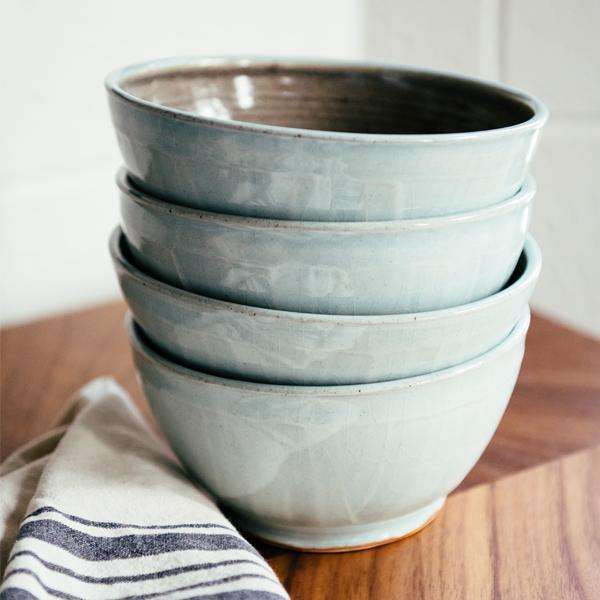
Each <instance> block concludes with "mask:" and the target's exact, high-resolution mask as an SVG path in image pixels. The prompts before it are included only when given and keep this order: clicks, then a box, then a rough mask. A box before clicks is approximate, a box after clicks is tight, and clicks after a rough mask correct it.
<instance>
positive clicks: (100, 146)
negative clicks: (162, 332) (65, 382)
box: [0, 0, 360, 323]
mask: <svg viewBox="0 0 600 600" xmlns="http://www.w3.org/2000/svg"><path fill="white" fill-rule="evenodd" d="M359 8H360V7H359V0H350V1H348V0H327V1H326V2H323V1H321V0H303V2H298V3H296V2H294V3H292V2H282V1H280V0H253V1H252V2H242V1H236V0H219V2H214V1H212V0H211V1H208V0H205V1H203V0H169V2H166V3H165V2H156V1H154V0H102V1H99V0H52V1H48V0H3V1H2V11H1V17H0V56H1V57H2V58H1V59H0V60H1V65H2V82H3V85H2V97H1V100H0V106H1V107H2V110H0V282H1V283H0V285H1V298H0V300H1V304H0V322H2V323H9V322H17V321H23V320H27V319H31V318H34V317H37V316H39V315H42V314H46V313H52V312H56V311H62V310H67V309H69V308H72V307H78V306H81V305H85V304H90V303H94V302H97V301H100V300H103V299H106V298H111V297H114V296H116V295H117V293H118V292H117V286H116V280H115V277H114V274H113V272H112V266H111V265H110V261H109V257H108V251H107V239H108V235H109V232H110V231H111V229H112V227H114V225H116V223H117V222H118V209H117V197H116V193H115V188H114V181H113V177H114V174H115V171H116V169H117V167H118V165H119V164H120V157H119V153H118V149H117V144H116V140H115V139H114V135H113V131H112V127H111V124H110V119H109V115H108V110H107V106H106V98H105V93H104V89H103V79H104V76H105V75H106V74H107V73H108V71H110V70H112V69H114V68H116V67H118V66H122V65H125V64H128V63H131V62H135V61H140V60H145V59H148V58H158V57H161V56H169V55H177V54H236V53H239V54H275V55H277V54H279V55H304V56H335V57H341V58H342V57H357V56H358V52H359V49H360V35H359Z"/></svg>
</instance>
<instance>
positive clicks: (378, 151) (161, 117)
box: [106, 57, 547, 221]
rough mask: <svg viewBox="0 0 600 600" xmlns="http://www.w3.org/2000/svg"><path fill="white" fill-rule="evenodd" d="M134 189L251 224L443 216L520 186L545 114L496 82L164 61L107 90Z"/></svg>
mask: <svg viewBox="0 0 600 600" xmlns="http://www.w3.org/2000/svg"><path fill="white" fill-rule="evenodd" d="M106 87H107V90H108V96H109V103H110V109H111V113H112V119H113V123H114V126H115V129H116V132H117V138H118V142H119V145H120V148H121V152H122V155H123V158H124V160H125V164H126V166H127V168H128V170H129V171H130V172H131V173H132V175H133V177H134V180H135V182H136V184H137V185H138V186H139V187H140V188H142V189H144V190H145V191H147V192H150V193H152V194H154V195H157V196H159V197H163V198H165V199H171V200H173V201H175V202H176V203H178V204H182V205H187V206H192V207H197V208H202V209H206V210H212V211H215V212H223V213H228V214H239V215H245V216H254V217H267V218H280V219H292V220H313V221H321V220H324V221H364V220H388V219H404V218H415V217H427V216H435V215H443V214H453V213H459V212H464V211H467V210H472V209H475V208H480V207H482V206H489V205H492V204H494V203H496V202H499V201H501V200H504V199H506V198H509V197H510V196H512V195H513V194H515V193H516V191H517V190H518V189H519V188H520V187H521V185H522V183H523V181H524V179H525V176H526V173H527V169H528V166H529V163H530V161H531V158H532V156H533V153H534V150H535V147H536V144H537V140H538V136H539V132H540V129H541V128H542V126H543V124H544V123H545V121H546V119H547V110H546V108H545V107H544V106H543V104H541V103H540V102H539V101H538V100H536V99H535V98H533V97H531V96H529V95H527V94H525V93H523V92H520V91H518V90H515V89H513V88H508V87H505V86H502V85H500V84H495V83H489V82H484V81H481V80H477V79H470V78H467V77H462V76H458V75H452V74H447V73H439V72H434V71H427V70H419V69H411V68H406V67H394V66H390V65H376V64H360V63H351V62H350V63H349V62H343V63H342V62H335V61H306V60H293V59H268V58H199V57H196V58H193V57H192V58H174V59H164V60H159V61H154V62H148V63H143V64H139V65H133V66H130V67H126V68H124V69H120V70H118V71H115V72H114V73H112V74H111V75H109V76H108V78H107V80H106Z"/></svg>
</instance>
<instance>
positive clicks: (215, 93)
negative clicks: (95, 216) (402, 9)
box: [121, 64, 534, 134]
mask: <svg viewBox="0 0 600 600" xmlns="http://www.w3.org/2000/svg"><path fill="white" fill-rule="evenodd" d="M121 87H122V88H123V89H124V90H125V91H126V92H129V93H130V94H132V95H134V96H136V97H138V98H141V99H143V100H147V101H150V102H153V103H156V104H160V105H162V106H165V107H170V108H176V109H179V110H184V111H187V112H190V113H193V114H196V115H199V116H203V117H212V118H218V119H233V120H236V121H246V122H251V123H261V124H266V125H279V126H283V127H296V128H302V129H313V130H322V131H336V132H348V133H376V134H398V133H403V134H436V133H461V132H470V131H483V130H486V129H498V128H501V127H508V126H511V125H517V124H519V123H523V122H525V121H527V120H529V119H530V118H531V117H532V116H533V114H534V111H533V109H532V107H531V106H529V105H528V104H527V103H526V102H525V101H524V100H521V99H519V98H518V97H517V96H516V95H512V94H510V93H509V92H505V91H503V90H501V89H497V88H494V87H492V86H488V85H486V84H484V83H478V82H472V81H466V80H461V79H458V78H453V77H450V76H444V75H437V74H428V73H417V72H411V71H408V70H407V71H403V70H400V69H367V68H358V67H356V68H339V69H336V68H335V67H331V68H325V67H318V66H310V67H308V66H290V65H269V64H267V65H264V64H257V65H251V66H244V67H238V66H231V67H223V66H210V67H185V68H169V69H161V70H157V71H154V72H151V73H144V74H140V75H137V76H133V77H129V78H127V79H126V80H124V81H121Z"/></svg>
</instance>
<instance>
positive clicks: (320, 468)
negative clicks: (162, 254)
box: [130, 312, 529, 548]
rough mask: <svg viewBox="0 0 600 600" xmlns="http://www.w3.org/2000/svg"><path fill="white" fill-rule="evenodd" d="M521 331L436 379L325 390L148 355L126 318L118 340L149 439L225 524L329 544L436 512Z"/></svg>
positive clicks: (370, 538) (488, 423) (290, 541)
mask: <svg viewBox="0 0 600 600" xmlns="http://www.w3.org/2000/svg"><path fill="white" fill-rule="evenodd" d="M528 326H529V313H528V312H527V313H526V314H525V315H524V316H523V317H522V318H521V319H520V321H519V323H518V324H517V326H516V327H515V329H514V330H513V332H512V333H511V334H510V336H509V337H508V338H507V339H506V340H505V341H504V342H502V343H501V344H500V345H499V346H497V347H496V348H494V349H493V350H491V351H490V352H488V353H486V354H484V355H483V356H481V357H479V358H476V359H474V360H472V361H469V362H466V363H463V364H462V365H459V366H456V367H452V368H450V369H446V370H444V371H438V372H436V373H433V374H430V375H423V376H420V377H413V378H408V379H401V380H396V381H392V382H388V383H377V384H367V385H359V386H329V387H305V386H276V385H266V384H255V383H247V382H243V381H236V380H232V379H223V378H219V377H214V376H211V375H206V374H203V373H201V372H199V371H192V370H189V369H186V368H184V367H181V366H178V365H177V364H175V363H173V362H170V361H168V360H166V359H165V358H163V357H161V356H159V355H158V354H157V353H156V352H155V351H153V350H151V349H150V348H149V347H148V345H147V343H146V342H144V341H143V340H142V338H141V337H140V332H139V330H135V329H134V328H133V326H132V324H131V323H130V333H131V340H132V345H133V350H134V359H135V363H136V366H137V369H138V371H139V375H140V379H141V383H142V386H143V388H144V391H145V394H146V397H147V399H148V400H149V402H150V405H151V407H152V410H153V412H154V415H155V416H156V418H157V420H158V422H159V424H160V426H161V428H162V430H163V432H164V433H165V435H166V436H167V438H168V440H169V441H170V443H171V446H172V447H173V449H174V451H175V452H176V453H177V455H178V456H179V458H180V459H181V461H182V462H183V464H185V465H186V467H187V468H188V469H189V470H190V471H191V472H192V473H193V474H194V475H195V476H196V477H198V479H199V480H200V481H201V482H202V483H203V484H204V485H205V486H206V487H207V488H208V489H209V490H210V491H211V492H212V493H213V494H214V495H215V496H216V497H217V499H218V500H219V501H220V502H221V503H222V504H223V505H224V506H225V507H226V508H227V509H228V510H230V511H231V512H232V513H233V515H234V516H236V517H237V520H238V523H239V524H240V525H241V526H242V527H243V528H245V529H249V530H250V531H252V532H254V533H256V534H258V535H260V536H262V537H265V538H267V539H271V540H274V541H275V542H278V543H282V544H287V545H291V546H300V547H304V548H319V547H320V548H331V547H340V546H358V545H366V544H370V543H376V542H378V541H383V540H385V539H388V538H391V537H397V536H398V535H402V533H401V530H402V529H403V527H404V529H405V530H406V531H405V533H407V532H408V530H409V529H410V528H413V529H414V528H416V527H418V525H419V522H420V523H421V524H423V523H424V522H426V521H427V519H428V518H430V517H431V514H432V513H433V512H435V510H436V509H437V508H439V506H440V505H441V503H442V502H443V498H444V496H446V495H447V494H448V493H449V492H450V491H452V490H453V489H454V488H455V487H456V486H457V485H458V484H459V483H460V482H461V481H462V479H463V478H464V477H465V475H466V474H467V473H468V472H469V470H470V469H471V468H472V467H473V465H474V464H475V462H476V461H477V459H478V458H479V456H480V455H481V453H482V452H483V450H484V448H485V447H486V445H487V444H488V442H489V440H490V439H491V437H492V435H493V433H494V431H495V429H496V427H497V425H498V422H499V420H500V418H501V416H502V414H503V412H504V410H505V408H506V404H507V402H508V400H509V398H510V395H511V392H512V389H513V386H514V384H515V381H516V378H517V374H518V372H519V367H520V364H521V360H522V357H523V351H524V342H525V335H526V332H527V328H528ZM415 513H417V515H418V517H419V518H415Z"/></svg>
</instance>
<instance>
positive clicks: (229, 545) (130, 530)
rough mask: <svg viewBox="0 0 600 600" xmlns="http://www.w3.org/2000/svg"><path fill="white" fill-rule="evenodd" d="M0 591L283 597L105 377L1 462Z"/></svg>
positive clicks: (1, 594) (233, 599) (7, 595)
mask: <svg viewBox="0 0 600 600" xmlns="http://www.w3.org/2000/svg"><path fill="white" fill-rule="evenodd" d="M0 553H1V554H0V574H1V573H3V577H4V579H3V583H2V586H1V587H0V598H2V600H5V599H6V600H12V599H17V598H18V599H29V598H66V599H69V600H72V599H79V598H85V599H88V598H89V599H94V598H102V599H103V600H110V599H117V598H173V599H179V598H181V599H183V598H186V599H188V598H199V597H202V598H223V599H224V600H225V599H226V600H238V599H239V600H242V599H243V600H246V599H248V600H249V599H254V598H256V599H259V600H271V599H276V598H288V595H287V593H286V592H285V590H284V589H283V587H282V586H281V584H280V583H279V581H278V579H277V577H276V575H275V573H274V572H273V570H272V569H271V567H270V566H269V565H268V564H267V563H266V561H265V560H264V559H263V558H262V557H261V556H260V555H259V554H258V552H257V551H256V550H255V549H254V548H253V547H252V546H251V545H250V544H249V543H248V542H247V541H246V540H245V539H244V538H243V537H242V536H241V535H240V534H239V533H238V532H237V531H236V529H235V528H234V527H233V526H232V525H231V523H230V522H229V521H228V520H227V519H226V518H225V516H224V515H223V514H222V513H221V511H220V510H219V509H218V507H217V506H216V504H215V503H214V501H213V500H212V499H211V498H210V496H209V494H208V493H206V492H205V491H203V490H202V489H201V488H200V487H199V486H198V485H197V484H195V483H193V482H192V481H191V480H190V479H189V478H188V477H187V476H186V474H185V472H184V471H183V469H182V468H181V467H180V466H179V465H178V464H177V462H176V461H175V460H174V459H173V458H171V456H170V455H169V454H168V452H167V450H166V449H165V448H164V446H163V445H162V443H161V442H160V441H159V440H158V439H157V438H156V436H155V435H154V434H153V433H152V432H151V431H150V430H149V428H148V427H147V425H146V424H145V422H144V421H143V419H142V417H141V415H140V414H139V412H138V411H137V409H136V408H135V406H134V405H133V403H132V402H131V401H130V399H129V398H128V397H127V395H126V393H125V392H124V390H122V389H121V388H120V387H119V386H118V385H117V384H116V383H115V382H114V381H113V380H112V379H107V378H102V379H97V380H94V381H93V382H91V383H90V384H88V385H87V386H86V387H85V388H83V389H82V390H81V391H80V392H79V393H78V394H77V395H76V396H75V397H74V399H73V401H72V402H71V403H70V404H69V406H68V409H67V410H66V411H65V413H64V414H63V415H62V417H61V418H60V419H59V421H58V423H57V425H56V427H55V428H54V429H53V430H52V431H50V432H49V433H47V434H46V435H44V436H42V437H40V438H38V439H36V440H34V441H33V442H31V443H29V444H27V445H26V446H24V447H22V448H20V449H19V450H17V451H16V452H15V453H14V454H12V455H11V456H10V457H9V458H8V459H6V461H5V462H4V463H3V464H2V465H0Z"/></svg>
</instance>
